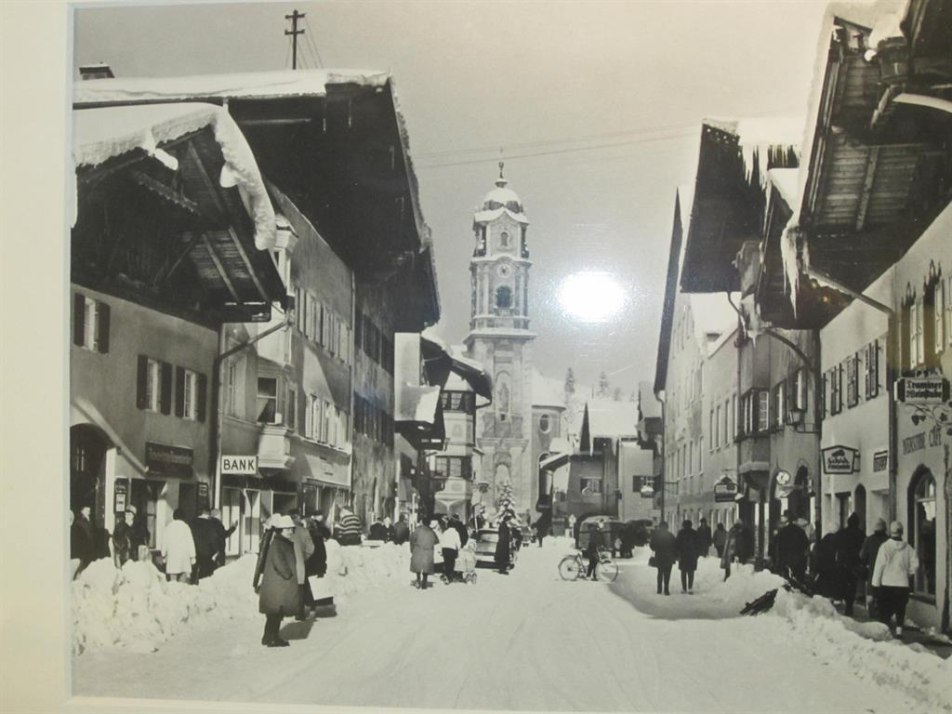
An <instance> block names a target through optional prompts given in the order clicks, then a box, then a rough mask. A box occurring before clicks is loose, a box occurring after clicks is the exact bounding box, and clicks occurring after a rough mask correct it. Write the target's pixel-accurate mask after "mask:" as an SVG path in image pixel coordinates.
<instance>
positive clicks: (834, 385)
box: [829, 364, 843, 415]
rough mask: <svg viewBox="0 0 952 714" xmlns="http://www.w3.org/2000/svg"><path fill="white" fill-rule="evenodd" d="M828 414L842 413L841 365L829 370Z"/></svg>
mask: <svg viewBox="0 0 952 714" xmlns="http://www.w3.org/2000/svg"><path fill="white" fill-rule="evenodd" d="M829 375H830V414H831V415H832V414H839V413H840V412H841V411H843V394H842V388H843V365H842V364H838V365H837V366H836V367H834V368H833V369H831V370H830V372H829Z"/></svg>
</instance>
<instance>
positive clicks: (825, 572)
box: [811, 533, 839, 599]
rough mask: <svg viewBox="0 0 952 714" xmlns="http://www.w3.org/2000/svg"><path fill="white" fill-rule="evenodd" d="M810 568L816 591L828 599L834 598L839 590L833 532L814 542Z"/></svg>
mask: <svg viewBox="0 0 952 714" xmlns="http://www.w3.org/2000/svg"><path fill="white" fill-rule="evenodd" d="M811 568H812V570H813V574H814V577H815V578H816V591H817V593H818V594H819V595H822V596H823V597H827V598H830V599H834V598H836V597H837V595H838V594H839V592H838V584H837V580H836V537H835V536H834V534H833V533H827V534H826V535H824V536H823V537H822V538H821V539H820V542H819V543H817V544H816V547H815V548H814V549H813V560H812V563H811Z"/></svg>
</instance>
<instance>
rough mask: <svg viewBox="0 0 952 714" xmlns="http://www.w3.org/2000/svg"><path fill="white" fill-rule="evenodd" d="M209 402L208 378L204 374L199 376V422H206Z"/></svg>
mask: <svg viewBox="0 0 952 714" xmlns="http://www.w3.org/2000/svg"><path fill="white" fill-rule="evenodd" d="M207 401H208V377H207V376H206V375H204V374H199V375H198V404H197V405H196V406H197V409H198V420H199V421H201V422H204V421H205V413H206V411H207V409H206V402H207Z"/></svg>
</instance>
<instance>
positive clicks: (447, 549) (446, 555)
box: [440, 522, 463, 582]
mask: <svg viewBox="0 0 952 714" xmlns="http://www.w3.org/2000/svg"><path fill="white" fill-rule="evenodd" d="M462 547H463V546H462V543H461V542H460V537H459V531H458V530H456V529H455V528H454V527H453V526H452V525H451V524H450V523H449V522H447V524H446V526H445V527H444V528H443V530H442V531H441V532H440V550H441V551H442V553H443V575H445V576H446V580H447V582H452V581H453V580H454V579H455V577H456V557H457V556H458V555H459V551H460V548H462Z"/></svg>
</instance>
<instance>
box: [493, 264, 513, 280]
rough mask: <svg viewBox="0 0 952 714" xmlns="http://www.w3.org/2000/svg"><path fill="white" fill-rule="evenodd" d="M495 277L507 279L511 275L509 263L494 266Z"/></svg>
mask: <svg viewBox="0 0 952 714" xmlns="http://www.w3.org/2000/svg"><path fill="white" fill-rule="evenodd" d="M496 275H498V276H499V277H500V278H508V277H509V276H510V275H512V266H511V265H509V263H500V264H499V265H497V266H496Z"/></svg>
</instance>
